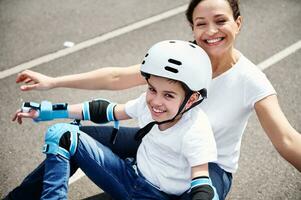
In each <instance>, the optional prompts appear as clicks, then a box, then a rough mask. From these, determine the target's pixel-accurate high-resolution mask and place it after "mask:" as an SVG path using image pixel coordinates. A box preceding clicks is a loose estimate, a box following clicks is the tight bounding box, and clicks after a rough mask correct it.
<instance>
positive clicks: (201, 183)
mask: <svg viewBox="0 0 301 200" xmlns="http://www.w3.org/2000/svg"><path fill="white" fill-rule="evenodd" d="M190 189H191V192H190V195H191V199H192V200H212V199H213V200H218V195H217V193H216V190H215V188H214V186H213V185H212V183H211V180H210V178H209V172H208V164H203V165H197V166H194V167H192V168H191V188H190Z"/></svg>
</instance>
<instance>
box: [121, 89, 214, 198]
mask: <svg viewBox="0 0 301 200" xmlns="http://www.w3.org/2000/svg"><path fill="white" fill-rule="evenodd" d="M145 98H146V95H145V93H144V94H142V95H141V96H140V97H139V98H137V99H135V100H132V101H129V102H127V103H126V106H125V110H126V113H127V114H128V115H129V116H130V117H132V118H134V119H137V120H138V124H139V127H144V126H145V125H146V124H148V123H149V122H152V121H153V119H152V118H151V113H150V111H149V109H148V107H147V105H146V99H145ZM216 159H217V151H216V144H215V140H214V136H213V132H212V129H211V126H210V123H209V120H208V118H207V116H206V115H205V113H204V112H203V111H202V110H201V109H200V108H199V107H195V108H193V109H191V110H189V111H188V112H186V113H185V114H184V115H183V116H182V118H181V119H180V120H179V121H178V122H177V123H176V124H175V125H174V126H172V127H170V128H168V129H166V130H164V131H160V130H159V128H158V126H157V125H154V127H153V128H152V129H151V131H150V132H149V133H148V134H147V135H146V136H145V137H144V138H143V139H142V142H141V144H140V146H139V148H138V152H137V165H138V169H139V170H140V172H141V173H142V174H143V176H144V177H145V178H146V179H147V180H148V181H149V182H151V183H152V184H154V185H155V186H157V187H158V188H160V190H161V191H163V192H166V193H168V194H174V195H180V194H182V193H183V192H185V191H186V190H188V189H189V188H190V182H191V167H192V166H196V165H201V164H205V163H208V162H215V161H216Z"/></svg>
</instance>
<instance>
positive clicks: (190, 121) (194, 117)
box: [182, 106, 212, 133]
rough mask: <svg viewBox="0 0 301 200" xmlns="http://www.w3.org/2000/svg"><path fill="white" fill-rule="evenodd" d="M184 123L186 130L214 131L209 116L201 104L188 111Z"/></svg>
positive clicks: (198, 131)
mask: <svg viewBox="0 0 301 200" xmlns="http://www.w3.org/2000/svg"><path fill="white" fill-rule="evenodd" d="M184 116H185V114H184ZM182 125H183V126H185V127H186V130H187V131H186V132H197V133H200V132H212V129H211V125H210V121H209V118H208V116H207V114H206V113H205V112H204V111H203V110H202V109H201V108H200V107H199V106H196V107H194V108H193V109H191V110H190V111H188V113H187V115H186V116H185V119H184V121H183V123H182Z"/></svg>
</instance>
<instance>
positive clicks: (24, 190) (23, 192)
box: [8, 126, 232, 200]
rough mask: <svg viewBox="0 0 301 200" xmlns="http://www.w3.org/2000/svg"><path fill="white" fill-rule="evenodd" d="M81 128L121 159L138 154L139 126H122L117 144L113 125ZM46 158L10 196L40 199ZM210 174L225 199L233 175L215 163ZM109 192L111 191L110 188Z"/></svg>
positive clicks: (72, 169)
mask: <svg viewBox="0 0 301 200" xmlns="http://www.w3.org/2000/svg"><path fill="white" fill-rule="evenodd" d="M80 130H81V131H83V132H85V133H87V134H88V135H90V136H91V137H92V138H94V139H95V140H96V141H98V142H99V143H101V144H103V146H106V148H108V149H110V150H111V151H112V152H113V153H114V154H116V155H118V157H120V158H121V159H125V158H127V157H135V156H136V152H137V149H138V146H139V142H137V141H135V139H134V135H135V133H136V132H137V130H138V128H129V127H120V129H119V131H118V136H117V140H116V143H115V144H111V143H110V138H111V133H112V127H110V126H82V127H80ZM57 158H60V157H57ZM61 159H63V158H61ZM46 160H47V159H46ZM46 160H45V161H43V162H42V163H41V164H40V165H39V166H38V167H37V168H36V169H35V170H34V171H33V172H32V173H30V174H29V175H28V176H27V177H26V178H25V179H24V181H23V182H22V183H21V184H20V185H19V186H18V187H16V188H15V189H14V190H12V191H11V192H10V193H9V195H8V198H10V199H15V200H18V199H33V200H35V199H40V198H41V194H42V187H43V179H44V173H45V162H46ZM69 166H70V175H72V174H73V173H74V172H75V171H76V170H77V168H78V163H77V160H75V159H74V158H71V160H70V161H69ZM209 174H210V177H211V180H212V183H213V185H214V186H215V188H216V190H217V192H218V194H219V197H220V199H224V198H225V197H226V195H227V194H228V192H229V190H230V188H231V183H232V175H231V174H230V173H227V172H225V171H224V170H223V169H221V168H220V167H219V166H218V165H217V164H214V163H209ZM92 178H93V177H92ZM92 180H93V179H92ZM102 189H103V190H105V191H106V190H107V189H105V188H102ZM108 192H109V193H110V191H109V190H108ZM186 199H189V195H188V194H185V195H183V197H181V200H186Z"/></svg>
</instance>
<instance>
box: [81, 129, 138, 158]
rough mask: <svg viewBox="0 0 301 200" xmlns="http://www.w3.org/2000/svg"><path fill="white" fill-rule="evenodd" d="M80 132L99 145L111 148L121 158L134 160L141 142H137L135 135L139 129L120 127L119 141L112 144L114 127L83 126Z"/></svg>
mask: <svg viewBox="0 0 301 200" xmlns="http://www.w3.org/2000/svg"><path fill="white" fill-rule="evenodd" d="M80 130H81V131H83V132H85V133H87V134H88V135H89V136H91V137H92V138H94V139H95V140H97V141H98V142H99V143H101V144H103V145H105V146H107V147H108V148H110V149H111V150H112V151H113V152H114V153H115V154H116V155H118V156H119V157H120V158H122V159H124V158H129V157H131V158H134V157H136V154H137V150H138V147H139V144H140V142H138V141H136V140H135V138H134V137H135V134H136V133H137V131H138V130H139V128H137V127H120V129H119V131H118V133H117V139H116V142H115V143H114V144H112V143H111V141H110V140H111V133H112V131H113V127H112V126H102V127H99V126H82V127H80Z"/></svg>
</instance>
